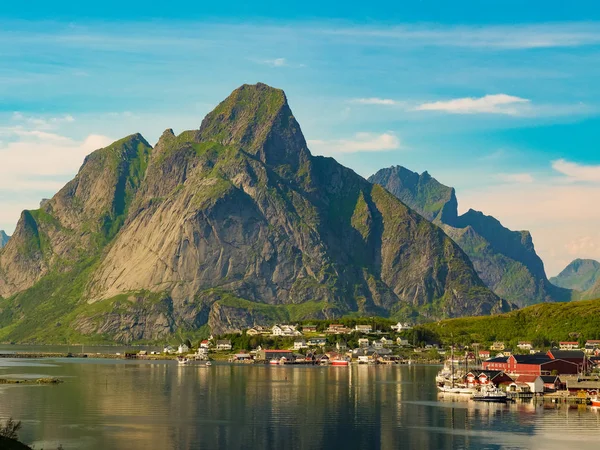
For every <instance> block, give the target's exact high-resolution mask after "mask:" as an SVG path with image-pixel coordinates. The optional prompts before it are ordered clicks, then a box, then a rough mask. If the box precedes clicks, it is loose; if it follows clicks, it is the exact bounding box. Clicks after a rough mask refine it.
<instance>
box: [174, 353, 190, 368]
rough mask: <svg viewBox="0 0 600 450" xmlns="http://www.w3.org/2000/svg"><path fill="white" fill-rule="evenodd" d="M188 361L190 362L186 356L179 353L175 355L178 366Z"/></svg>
mask: <svg viewBox="0 0 600 450" xmlns="http://www.w3.org/2000/svg"><path fill="white" fill-rule="evenodd" d="M189 362H190V360H189V359H188V358H186V357H185V356H181V355H180V356H178V357H177V363H178V364H179V365H180V366H183V365H185V364H187V363H189Z"/></svg>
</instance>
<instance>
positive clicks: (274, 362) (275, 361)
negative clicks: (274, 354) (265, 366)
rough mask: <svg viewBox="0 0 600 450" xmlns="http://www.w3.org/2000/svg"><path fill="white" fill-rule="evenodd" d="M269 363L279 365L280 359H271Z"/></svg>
mask: <svg viewBox="0 0 600 450" xmlns="http://www.w3.org/2000/svg"><path fill="white" fill-rule="evenodd" d="M269 364H270V365H272V366H278V365H279V360H278V359H270V360H269Z"/></svg>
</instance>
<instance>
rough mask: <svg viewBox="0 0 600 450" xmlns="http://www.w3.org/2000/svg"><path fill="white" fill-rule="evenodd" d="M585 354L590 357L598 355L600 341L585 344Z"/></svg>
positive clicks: (590, 341)
mask: <svg viewBox="0 0 600 450" xmlns="http://www.w3.org/2000/svg"><path fill="white" fill-rule="evenodd" d="M584 349H585V352H586V353H587V354H588V355H591V354H594V353H597V351H598V350H600V340H589V341H587V342H586V343H585V347H584Z"/></svg>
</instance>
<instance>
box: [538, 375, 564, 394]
mask: <svg viewBox="0 0 600 450" xmlns="http://www.w3.org/2000/svg"><path fill="white" fill-rule="evenodd" d="M541 378H542V381H543V382H544V392H555V391H559V390H560V389H562V382H561V381H560V378H559V377H558V375H542V376H541Z"/></svg>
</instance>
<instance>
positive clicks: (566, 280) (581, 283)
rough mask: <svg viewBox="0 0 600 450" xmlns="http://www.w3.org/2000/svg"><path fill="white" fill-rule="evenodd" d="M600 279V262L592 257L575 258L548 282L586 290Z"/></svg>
mask: <svg viewBox="0 0 600 450" xmlns="http://www.w3.org/2000/svg"><path fill="white" fill-rule="evenodd" d="M598 280H600V262H598V261H594V260H593V259H576V260H575V261H573V262H571V263H570V264H569V265H568V266H567V267H565V269H564V270H563V271H562V272H561V273H560V274H558V275H557V276H555V277H552V278H550V282H551V283H552V284H554V285H555V286H559V287H563V288H566V289H575V290H577V291H582V292H583V291H587V290H588V289H590V288H592V287H593V286H594V284H596V281H598Z"/></svg>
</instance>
